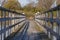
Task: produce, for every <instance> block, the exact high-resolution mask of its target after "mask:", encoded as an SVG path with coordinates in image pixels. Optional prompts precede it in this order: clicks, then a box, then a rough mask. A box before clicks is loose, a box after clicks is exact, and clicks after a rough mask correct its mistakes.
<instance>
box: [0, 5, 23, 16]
mask: <svg viewBox="0 0 60 40" xmlns="http://www.w3.org/2000/svg"><path fill="white" fill-rule="evenodd" d="M0 10H1V11H7V12H11V13H14V14H18V15H24V14H22V13H18V12H16V11H12V10H10V9H7V8H4V7H1V6H0Z"/></svg>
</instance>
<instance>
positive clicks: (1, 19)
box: [0, 17, 25, 22]
mask: <svg viewBox="0 0 60 40" xmlns="http://www.w3.org/2000/svg"><path fill="white" fill-rule="evenodd" d="M22 18H25V17H12V18H11V17H8V18H0V22H1V21H7V20H14V19H22Z"/></svg>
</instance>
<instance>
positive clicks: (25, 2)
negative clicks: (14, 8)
mask: <svg viewBox="0 0 60 40" xmlns="http://www.w3.org/2000/svg"><path fill="white" fill-rule="evenodd" d="M18 1H19V2H20V4H21V6H22V7H23V6H25V5H27V4H28V3H30V2H31V1H33V2H35V3H36V2H37V1H36V0H30V1H28V0H18Z"/></svg>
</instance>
